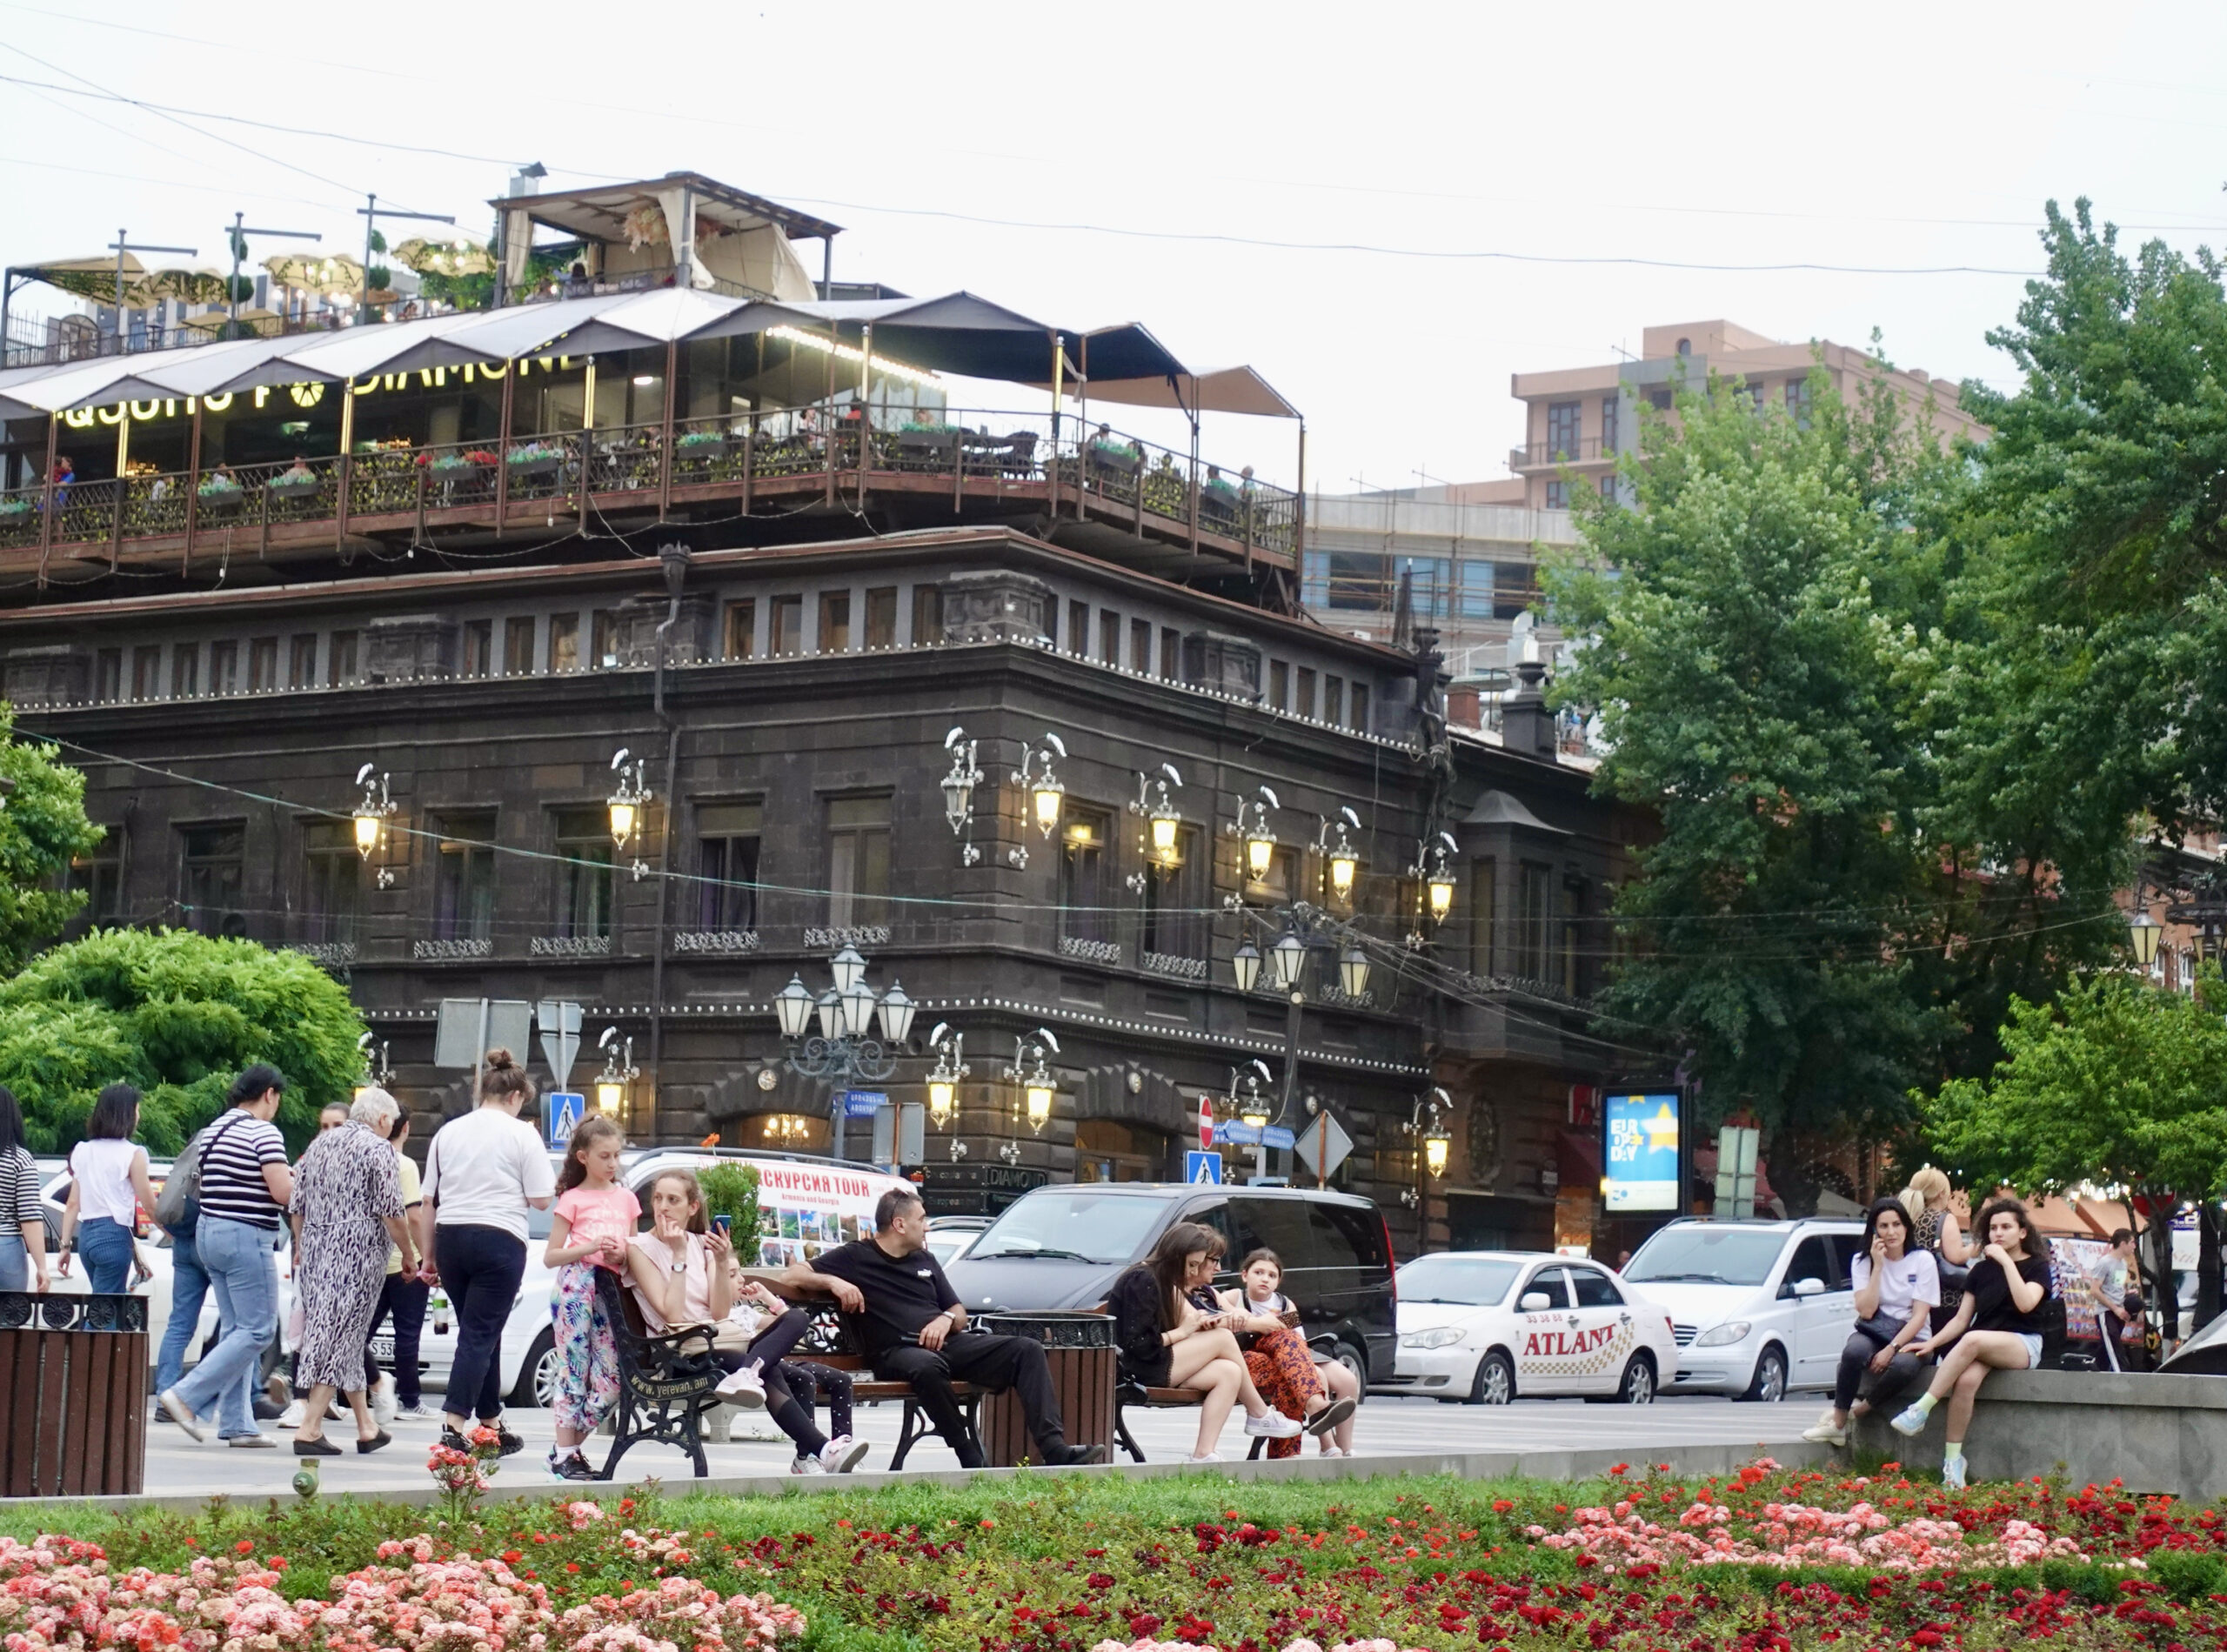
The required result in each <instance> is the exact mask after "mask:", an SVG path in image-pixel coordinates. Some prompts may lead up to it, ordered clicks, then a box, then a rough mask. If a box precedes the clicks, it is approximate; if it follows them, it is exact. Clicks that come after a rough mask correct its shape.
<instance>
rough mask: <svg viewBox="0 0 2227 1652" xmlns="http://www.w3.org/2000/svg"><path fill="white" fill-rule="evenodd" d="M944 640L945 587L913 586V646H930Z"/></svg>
mask: <svg viewBox="0 0 2227 1652" xmlns="http://www.w3.org/2000/svg"><path fill="white" fill-rule="evenodd" d="M942 640H943V587H942V586H941V585H914V586H913V647H915V648H929V647H933V646H934V645H936V644H937V643H940V642H941V641H942Z"/></svg>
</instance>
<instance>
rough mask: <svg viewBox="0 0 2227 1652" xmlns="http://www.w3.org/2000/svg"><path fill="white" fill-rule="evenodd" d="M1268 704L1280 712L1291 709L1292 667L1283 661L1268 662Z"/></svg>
mask: <svg viewBox="0 0 2227 1652" xmlns="http://www.w3.org/2000/svg"><path fill="white" fill-rule="evenodd" d="M1268 704H1269V705H1271V706H1274V707H1275V708H1276V709H1277V710H1278V711H1280V712H1287V711H1289V710H1290V709H1291V667H1290V666H1289V665H1287V664H1285V663H1284V662H1283V661H1282V660H1281V659H1272V660H1270V661H1269V662H1268Z"/></svg>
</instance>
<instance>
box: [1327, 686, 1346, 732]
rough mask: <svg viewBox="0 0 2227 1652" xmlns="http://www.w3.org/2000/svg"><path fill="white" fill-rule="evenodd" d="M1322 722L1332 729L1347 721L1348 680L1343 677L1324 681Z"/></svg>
mask: <svg viewBox="0 0 2227 1652" xmlns="http://www.w3.org/2000/svg"><path fill="white" fill-rule="evenodd" d="M1322 720H1323V721H1324V722H1326V723H1328V725H1329V726H1331V727H1332V728H1336V727H1338V726H1340V725H1341V724H1342V723H1343V722H1344V721H1345V720H1346V679H1344V678H1342V677H1325V678H1324V679H1322Z"/></svg>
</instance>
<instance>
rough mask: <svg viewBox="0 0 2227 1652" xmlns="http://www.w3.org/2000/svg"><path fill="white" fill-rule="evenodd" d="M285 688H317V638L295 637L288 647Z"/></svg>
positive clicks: (310, 635) (309, 636)
mask: <svg viewBox="0 0 2227 1652" xmlns="http://www.w3.org/2000/svg"><path fill="white" fill-rule="evenodd" d="M286 686H287V687H289V688H315V687H316V686H317V638H316V636H315V635H314V634H308V635H304V636H300V637H297V638H295V639H294V640H293V641H292V642H291V644H290V645H288V646H287V650H286Z"/></svg>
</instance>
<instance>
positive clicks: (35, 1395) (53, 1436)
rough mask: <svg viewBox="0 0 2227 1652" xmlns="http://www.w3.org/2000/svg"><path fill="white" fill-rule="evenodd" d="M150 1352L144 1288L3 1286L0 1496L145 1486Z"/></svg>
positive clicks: (99, 1492)
mask: <svg viewBox="0 0 2227 1652" xmlns="http://www.w3.org/2000/svg"><path fill="white" fill-rule="evenodd" d="M148 1358H149V1353H148V1348H147V1299H146V1298H145V1297H144V1296H95V1295H90V1294H84V1293H82V1292H78V1293H63V1292H56V1293H50V1294H46V1295H43V1296H35V1295H30V1294H26V1293H23V1292H17V1291H0V1406H5V1408H6V1412H5V1420H4V1421H0V1496H9V1497H97V1496H106V1495H117V1494H125V1495H136V1494H137V1493H138V1492H140V1491H142V1490H144V1488H145V1481H146V1474H147V1384H148V1369H147V1367H148Z"/></svg>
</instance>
